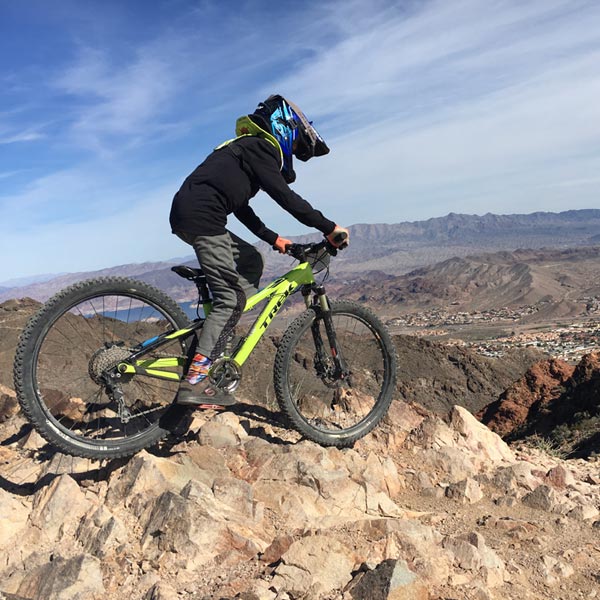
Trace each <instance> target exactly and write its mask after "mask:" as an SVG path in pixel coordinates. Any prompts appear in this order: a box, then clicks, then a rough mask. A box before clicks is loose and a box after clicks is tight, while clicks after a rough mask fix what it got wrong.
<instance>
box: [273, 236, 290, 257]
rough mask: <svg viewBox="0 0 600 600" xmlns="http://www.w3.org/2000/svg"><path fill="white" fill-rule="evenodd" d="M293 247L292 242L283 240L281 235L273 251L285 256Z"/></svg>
mask: <svg viewBox="0 0 600 600" xmlns="http://www.w3.org/2000/svg"><path fill="white" fill-rule="evenodd" d="M291 245H292V241H291V240H286V239H285V238H282V237H281V236H280V235H278V236H277V239H276V240H275V243H274V244H273V250H277V251H278V252H279V253H280V254H285V251H286V250H287V248H288V246H291Z"/></svg>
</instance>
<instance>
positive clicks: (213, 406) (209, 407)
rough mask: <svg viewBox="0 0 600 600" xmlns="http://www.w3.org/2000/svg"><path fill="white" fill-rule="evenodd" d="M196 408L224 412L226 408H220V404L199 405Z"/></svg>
mask: <svg viewBox="0 0 600 600" xmlns="http://www.w3.org/2000/svg"><path fill="white" fill-rule="evenodd" d="M196 408H200V409H202V410H224V409H225V408H226V407H225V406H221V405H220V404H199V405H198V406H197V407H196Z"/></svg>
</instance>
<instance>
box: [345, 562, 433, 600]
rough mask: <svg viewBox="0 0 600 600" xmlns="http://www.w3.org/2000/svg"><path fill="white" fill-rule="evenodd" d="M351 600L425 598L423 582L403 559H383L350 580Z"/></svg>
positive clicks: (414, 599) (413, 599) (419, 599)
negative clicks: (373, 567)
mask: <svg viewBox="0 0 600 600" xmlns="http://www.w3.org/2000/svg"><path fill="white" fill-rule="evenodd" d="M347 592H348V593H349V594H350V596H351V598H352V600H427V599H428V598H429V592H428V591H427V587H426V586H425V584H424V583H423V582H422V581H420V580H419V578H418V576H417V575H416V574H415V573H413V571H411V570H410V569H409V567H408V565H407V563H406V562H405V561H403V560H392V559H390V560H385V561H383V562H382V563H381V564H379V565H377V567H375V569H373V570H369V571H366V572H361V573H359V574H358V575H357V576H355V578H354V579H353V580H352V581H351V582H350V584H349V585H348V587H347Z"/></svg>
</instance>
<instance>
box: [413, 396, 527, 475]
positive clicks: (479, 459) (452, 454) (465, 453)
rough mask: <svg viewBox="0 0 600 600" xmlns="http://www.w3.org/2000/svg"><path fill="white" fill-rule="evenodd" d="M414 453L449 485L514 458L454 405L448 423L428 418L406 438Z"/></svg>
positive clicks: (462, 409)
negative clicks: (447, 481)
mask: <svg viewBox="0 0 600 600" xmlns="http://www.w3.org/2000/svg"><path fill="white" fill-rule="evenodd" d="M409 440H410V444H411V446H412V449H413V451H414V452H415V453H418V454H419V457H420V458H421V459H422V460H423V461H424V464H425V465H428V466H430V467H431V469H432V470H438V471H443V472H444V473H445V474H446V475H447V477H448V478H449V479H450V481H451V482H456V481H460V480H461V479H465V478H466V477H469V476H473V475H475V474H478V473H481V472H485V471H489V470H491V469H492V468H494V467H497V466H499V465H502V464H506V463H514V462H515V460H516V458H515V456H514V454H513V452H512V451H511V450H510V448H509V447H508V445H507V444H506V443H505V442H504V441H503V440H502V439H501V438H500V437H499V436H498V435H496V434H495V433H493V432H492V431H490V430H489V429H488V428H487V427H486V426H485V425H482V424H481V423H479V422H478V421H477V420H476V419H475V417H473V415H471V413H469V412H468V411H467V410H466V409H464V408H462V407H460V406H455V407H453V409H452V412H451V414H450V423H449V424H446V423H444V422H443V421H442V420H441V419H440V418H439V417H436V416H430V417H428V418H426V419H425V420H424V421H423V422H422V423H421V425H420V426H419V427H418V428H417V429H415V430H414V431H413V432H412V433H411V435H410V436H409Z"/></svg>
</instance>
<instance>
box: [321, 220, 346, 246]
mask: <svg viewBox="0 0 600 600" xmlns="http://www.w3.org/2000/svg"><path fill="white" fill-rule="evenodd" d="M326 237H327V241H328V242H329V243H330V244H331V245H332V246H334V247H335V248H338V249H339V250H343V249H344V248H346V247H347V246H348V245H349V244H350V232H349V231H348V230H347V229H346V228H345V227H340V226H339V225H336V226H335V228H334V229H333V231H332V232H331V233H330V234H329V235H327V236H326Z"/></svg>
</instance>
